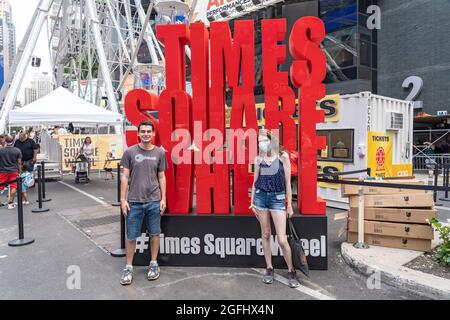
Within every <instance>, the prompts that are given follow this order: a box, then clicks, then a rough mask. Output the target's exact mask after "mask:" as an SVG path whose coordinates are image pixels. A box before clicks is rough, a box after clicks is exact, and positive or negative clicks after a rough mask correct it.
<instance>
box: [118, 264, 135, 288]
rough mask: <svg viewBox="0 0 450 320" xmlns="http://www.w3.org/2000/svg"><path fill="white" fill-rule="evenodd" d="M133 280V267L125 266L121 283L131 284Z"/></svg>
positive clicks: (124, 284)
mask: <svg viewBox="0 0 450 320" xmlns="http://www.w3.org/2000/svg"><path fill="white" fill-rule="evenodd" d="M132 281H133V268H132V267H128V266H125V268H124V269H123V271H122V277H121V278H120V284H121V285H123V286H126V285H129V284H131V282H132Z"/></svg>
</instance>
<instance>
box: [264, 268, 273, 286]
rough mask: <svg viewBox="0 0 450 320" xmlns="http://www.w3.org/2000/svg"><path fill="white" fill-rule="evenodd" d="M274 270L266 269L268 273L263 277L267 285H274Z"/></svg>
mask: <svg viewBox="0 0 450 320" xmlns="http://www.w3.org/2000/svg"><path fill="white" fill-rule="evenodd" d="M273 274H274V272H273V268H267V269H266V273H265V274H264V277H263V282H264V283H265V284H272V283H273Z"/></svg>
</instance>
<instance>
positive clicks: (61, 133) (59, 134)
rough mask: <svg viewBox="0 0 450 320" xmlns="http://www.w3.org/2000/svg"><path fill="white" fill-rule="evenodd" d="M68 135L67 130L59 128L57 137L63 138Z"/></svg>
mask: <svg viewBox="0 0 450 320" xmlns="http://www.w3.org/2000/svg"><path fill="white" fill-rule="evenodd" d="M66 134H67V130H66V128H64V127H63V126H58V132H57V135H58V136H63V135H66Z"/></svg>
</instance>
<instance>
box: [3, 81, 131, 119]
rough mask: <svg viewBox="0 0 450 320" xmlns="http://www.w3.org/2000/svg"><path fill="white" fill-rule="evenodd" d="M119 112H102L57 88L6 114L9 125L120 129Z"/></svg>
mask: <svg viewBox="0 0 450 320" xmlns="http://www.w3.org/2000/svg"><path fill="white" fill-rule="evenodd" d="M122 120H123V117H122V115H121V114H120V113H116V112H112V111H108V110H105V109H102V108H100V107H98V106H96V105H94V104H91V103H89V102H87V101H86V100H83V99H82V98H79V97H77V96H76V95H74V94H73V93H71V92H70V91H69V90H67V89H64V88H62V87H59V88H58V89H56V90H54V91H53V92H51V93H49V94H48V95H46V96H45V97H43V98H41V99H39V100H36V101H34V102H32V103H30V104H28V105H26V106H25V107H23V108H20V109H17V110H12V111H11V112H10V113H9V115H8V120H7V121H8V125H9V126H38V125H61V124H69V123H72V124H73V125H74V126H76V127H96V126H106V125H111V126H121V125H122Z"/></svg>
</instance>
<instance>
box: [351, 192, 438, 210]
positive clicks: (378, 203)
mask: <svg viewBox="0 0 450 320" xmlns="http://www.w3.org/2000/svg"><path fill="white" fill-rule="evenodd" d="M349 204H350V207H351V208H358V196H352V197H350V198H349ZM364 206H365V207H378V208H386V207H391V208H432V207H433V206H434V201H433V194H432V193H412V194H409V193H408V194H391V195H389V194H382V195H367V196H364Z"/></svg>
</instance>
